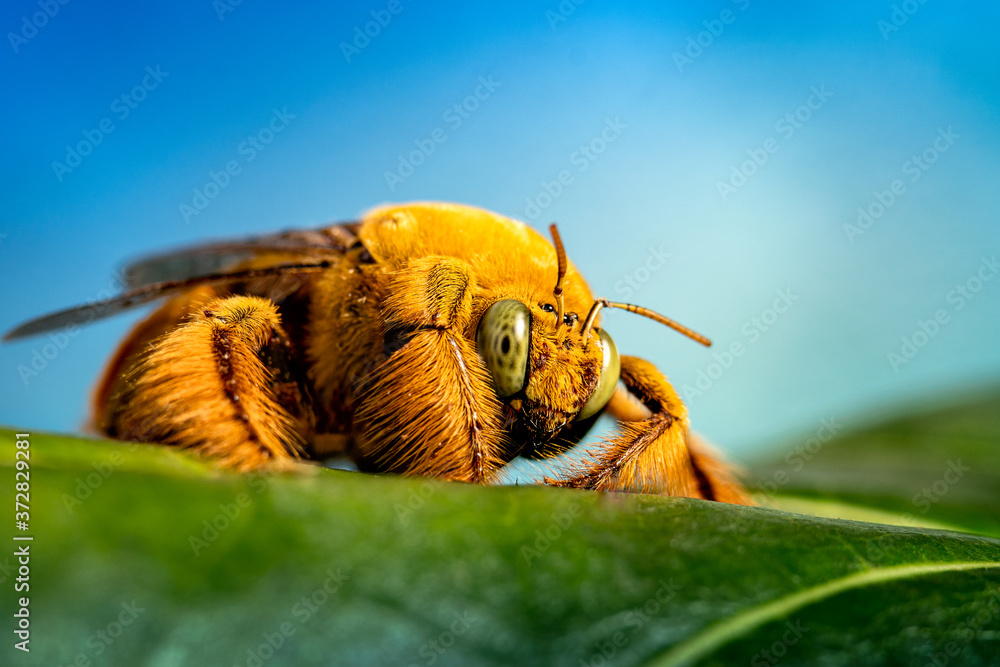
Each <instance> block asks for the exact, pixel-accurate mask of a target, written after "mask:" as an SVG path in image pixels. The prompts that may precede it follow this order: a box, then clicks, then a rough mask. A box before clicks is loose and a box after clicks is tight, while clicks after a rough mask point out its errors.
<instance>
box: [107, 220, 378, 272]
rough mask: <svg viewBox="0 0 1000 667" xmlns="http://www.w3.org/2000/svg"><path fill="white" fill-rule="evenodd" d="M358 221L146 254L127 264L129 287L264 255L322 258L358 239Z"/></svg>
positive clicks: (222, 268)
mask: <svg viewBox="0 0 1000 667" xmlns="http://www.w3.org/2000/svg"><path fill="white" fill-rule="evenodd" d="M358 227H359V225H358V223H345V224H341V225H334V226H330V227H326V228H324V229H293V230H288V231H284V232H279V233H277V234H269V235H266V236H255V237H250V238H247V239H241V240H238V241H222V242H219V243H208V244H202V245H197V246H192V247H189V248H181V249H180V250H174V251H171V252H167V253H163V254H159V255H152V256H149V257H144V258H141V259H139V260H136V261H135V262H132V263H130V264H129V265H128V266H126V267H125V270H124V272H123V273H124V274H125V281H126V287H127V288H136V287H142V286H144V285H153V284H156V283H162V282H165V281H176V280H187V279H189V278H196V277H198V276H204V275H210V274H216V273H220V272H223V271H225V270H226V269H229V268H231V267H233V266H236V265H237V264H241V263H243V262H246V261H249V260H252V259H254V258H255V257H260V256H261V255H281V256H282V257H283V258H285V259H286V260H292V261H306V260H312V259H315V260H320V259H322V258H324V257H328V256H330V255H331V254H335V255H339V254H341V253H343V252H344V251H345V250H347V249H348V248H350V247H351V246H352V245H353V244H354V243H356V242H357V231H358Z"/></svg>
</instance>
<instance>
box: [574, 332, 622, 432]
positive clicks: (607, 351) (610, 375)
mask: <svg viewBox="0 0 1000 667" xmlns="http://www.w3.org/2000/svg"><path fill="white" fill-rule="evenodd" d="M599 335H600V337H601V350H602V351H603V352H604V362H603V363H602V364H601V379H599V380H598V381H597V389H595V390H594V393H593V394H591V395H590V399H589V400H588V401H587V402H586V403H585V404H584V406H583V408H582V409H581V410H580V412H579V413H577V415H576V419H577V421H579V420H581V419H586V418H587V417H591V416H593V415H594V413H596V412H597V411H598V410H600V409H602V408H603V407H604V406H605V405H607V404H608V401H610V400H611V395H612V394H614V393H615V387H616V386H617V385H618V377H619V375H621V370H622V365H621V361H620V360H619V359H618V348H617V347H615V342H614V341H613V340H611V336H610V335H608V332H607V331H605V330H604V329H601V331H600V334H599Z"/></svg>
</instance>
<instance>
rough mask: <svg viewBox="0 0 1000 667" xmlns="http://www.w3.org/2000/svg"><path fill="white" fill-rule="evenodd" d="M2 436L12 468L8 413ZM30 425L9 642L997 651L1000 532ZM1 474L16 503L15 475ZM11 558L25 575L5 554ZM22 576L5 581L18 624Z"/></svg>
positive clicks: (67, 658)
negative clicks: (84, 436) (22, 562)
mask: <svg viewBox="0 0 1000 667" xmlns="http://www.w3.org/2000/svg"><path fill="white" fill-rule="evenodd" d="M0 438H2V439H3V441H5V442H7V443H9V444H8V445H6V446H5V447H4V451H6V452H8V453H11V454H10V455H8V456H4V457H3V465H4V466H6V467H7V469H5V470H3V471H0V474H2V475H4V476H6V477H7V479H12V478H13V476H14V471H13V470H11V469H10V466H11V465H12V464H13V460H14V457H13V454H12V452H13V451H14V447H13V443H14V436H13V434H12V433H10V432H4V431H0ZM30 442H31V449H30V452H31V485H32V487H31V504H30V507H31V519H30V530H28V531H25V532H20V533H19V534H20V535H31V536H32V537H33V538H34V540H33V541H31V542H30V543H28V544H30V553H31V560H30V565H29V567H30V586H31V589H30V593H26V594H25V595H30V605H29V609H30V614H31V616H30V619H31V626H30V628H31V644H30V646H31V653H30V655H24V654H22V653H21V652H19V651H16V650H14V649H13V648H12V645H13V641H12V639H11V637H12V635H11V634H10V632H9V629H5V632H4V636H5V637H6V640H5V644H4V647H3V652H4V653H3V657H2V658H0V662H2V663H3V664H39V665H41V664H44V665H52V664H57V665H65V664H73V663H74V661H75V662H76V664H87V662H88V661H89V662H90V664H95V665H96V664H113V665H129V666H135V665H156V666H165V665H222V666H229V665H244V666H248V667H253V666H254V665H258V666H260V665H268V666H271V665H327V664H336V665H431V664H434V665H511V664H515V665H520V666H525V667H526V666H529V665H546V666H549V665H566V666H572V667H578V666H579V665H595V666H596V665H603V664H614V665H677V664H687V663H698V664H712V665H715V664H718V665H728V664H734V663H741V664H747V663H749V664H751V665H771V664H775V663H776V662H777V661H778V660H780V662H781V664H783V665H790V664H826V665H834V664H844V665H857V664H884V663H887V662H897V663H903V664H925V663H927V662H930V661H931V660H932V659H933V658H934V656H935V655H936V654H938V653H940V655H941V656H944V657H945V658H947V659H948V660H949V661H951V662H949V664H963V665H977V664H982V665H987V664H996V661H997V659H998V656H1000V640H998V637H997V633H996V630H995V629H996V627H997V624H998V623H1000V541H998V540H996V539H992V538H988V537H983V536H976V535H969V534H962V533H955V532H944V531H932V530H922V529H914V528H907V527H898V526H885V525H879V524H870V523H860V522H852V521H840V520H831V519H821V518H816V517H810V516H804V515H798V514H791V513H787V512H782V511H778V510H773V509H766V508H745V507H736V506H729V505H722V504H717V503H710V502H704V501H697V500H689V499H672V498H660V497H652V496H633V495H625V494H622V495H616V494H597V493H590V492H582V491H575V490H568V489H554V488H545V487H475V486H471V485H464V484H450V483H440V482H432V481H427V480H420V479H404V478H393V477H378V476H373V475H365V474H360V473H349V472H344V471H333V470H324V469H318V468H303V471H302V472H300V473H293V474H285V475H280V476H271V477H254V476H249V477H248V476H239V475H233V474H228V473H223V472H219V471H217V470H215V469H213V468H211V467H210V466H207V465H205V464H202V463H200V462H196V461H193V460H192V459H191V458H190V457H188V456H185V455H184V454H182V453H178V452H176V451H172V450H169V449H167V448H163V447H154V446H144V445H125V444H122V443H113V442H105V441H86V440H81V439H76V438H69V437H64V436H53V435H44V434H32V436H31V437H30ZM2 493H3V496H4V498H5V502H6V506H7V507H12V504H13V490H12V489H11V485H8V484H4V485H3V491H2ZM14 532H18V531H14ZM13 544H14V545H15V546H16V545H18V544H24V543H13ZM8 553H10V550H8ZM2 559H3V557H0V564H2V565H3V566H4V567H5V568H8V569H7V570H6V571H5V572H6V574H5V576H6V578H7V580H6V581H5V582H4V583H3V586H5V587H12V586H13V582H14V574H13V573H11V571H10V569H9V568H10V567H11V564H10V563H11V561H13V560H14V559H13V558H11V561H8V562H6V563H4V562H3V560H2ZM14 567H15V568H16V565H14ZM7 590H10V589H9V588H8V589H7ZM15 597H16V596H14V595H8V594H7V593H6V592H5V593H4V595H3V597H2V603H0V605H2V609H0V613H2V616H3V618H5V619H8V620H7V621H5V624H6V627H7V628H9V627H10V623H11V621H10V619H12V617H13V614H14V613H15V612H16V611H17V606H16V602H15ZM949 651H950V652H951V653H952V654H954V656H951V657H950V656H949Z"/></svg>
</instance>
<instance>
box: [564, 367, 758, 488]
mask: <svg viewBox="0 0 1000 667" xmlns="http://www.w3.org/2000/svg"><path fill="white" fill-rule="evenodd" d="M621 380H622V383H623V384H624V386H625V389H626V390H627V392H628V394H629V396H624V395H617V396H615V398H614V400H612V401H611V402H610V403H609V406H608V409H609V411H610V412H611V413H612V414H613V415H614V416H615V417H617V418H618V419H619V429H620V433H619V434H618V435H616V436H614V437H611V438H608V439H607V440H606V441H605V442H604V443H603V445H602V447H600V448H599V449H598V450H596V451H594V452H591V453H590V455H589V457H588V459H587V460H585V461H584V462H583V463H582V464H580V465H578V466H577V467H576V469H574V470H572V471H571V473H570V476H569V477H568V478H567V479H547V480H546V482H547V483H549V484H554V485H556V486H567V487H573V488H585V489H597V490H603V491H629V492H634V493H656V494H663V495H669V496H684V497H689V498H704V499H707V500H718V501H722V502H730V503H737V504H744V505H745V504H750V499H749V497H748V496H747V495H746V493H745V492H744V491H743V489H742V487H741V486H740V485H739V483H738V482H737V481H736V479H735V478H734V477H733V476H732V474H731V473H730V472H729V469H728V468H727V467H726V465H725V464H723V463H721V462H720V461H718V460H716V459H715V458H713V456H712V455H711V454H710V453H709V451H708V450H707V448H706V447H705V446H704V445H702V444H700V443H698V442H696V441H695V440H694V438H693V437H692V436H691V434H690V429H689V424H688V416H687V408H686V407H685V406H684V403H683V402H681V399H680V397H679V396H678V395H677V392H675V391H674V388H673V387H672V386H671V385H670V383H669V382H668V381H667V379H666V377H664V375H663V374H662V373H661V372H660V371H659V370H658V369H657V368H656V367H655V366H654V365H653V364H651V363H649V362H648V361H645V360H643V359H639V358H638V357H628V356H623V357H622V358H621Z"/></svg>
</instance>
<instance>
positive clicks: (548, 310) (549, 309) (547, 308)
mask: <svg viewBox="0 0 1000 667" xmlns="http://www.w3.org/2000/svg"><path fill="white" fill-rule="evenodd" d="M542 310H544V311H545V312H546V313H554V312H556V307H555V306H553V305H552V304H551V303H543V304H542Z"/></svg>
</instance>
